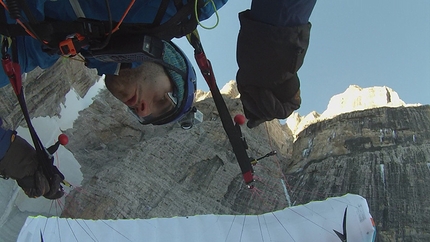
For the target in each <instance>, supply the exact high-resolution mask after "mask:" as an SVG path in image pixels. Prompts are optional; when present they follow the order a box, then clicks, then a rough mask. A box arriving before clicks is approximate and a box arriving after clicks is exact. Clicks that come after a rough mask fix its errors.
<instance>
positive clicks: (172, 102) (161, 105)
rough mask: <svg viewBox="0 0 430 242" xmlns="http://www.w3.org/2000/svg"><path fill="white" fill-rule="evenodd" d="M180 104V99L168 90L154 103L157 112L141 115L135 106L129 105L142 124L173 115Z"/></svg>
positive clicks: (131, 111) (129, 108)
mask: <svg viewBox="0 0 430 242" xmlns="http://www.w3.org/2000/svg"><path fill="white" fill-rule="evenodd" d="M177 104H178V99H177V98H176V97H174V96H173V93H172V92H168V93H166V94H165V95H164V98H163V99H161V100H158V101H156V102H155V103H154V109H155V110H156V111H155V112H153V113H151V114H150V115H148V116H145V117H140V116H139V115H138V114H137V112H136V109H135V108H134V107H128V110H129V111H130V113H131V114H132V115H133V116H134V117H135V118H136V119H137V120H138V121H139V122H140V123H142V124H149V123H151V124H152V123H154V122H156V121H157V120H161V119H163V118H166V117H169V116H171V115H172V114H173V113H174V111H175V108H176V106H177Z"/></svg>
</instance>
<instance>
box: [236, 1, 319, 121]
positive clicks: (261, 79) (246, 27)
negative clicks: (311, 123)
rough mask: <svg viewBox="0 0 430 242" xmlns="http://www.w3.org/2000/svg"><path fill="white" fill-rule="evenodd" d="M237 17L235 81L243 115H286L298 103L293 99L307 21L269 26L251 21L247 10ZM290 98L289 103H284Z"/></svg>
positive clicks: (306, 42)
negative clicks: (237, 68)
mask: <svg viewBox="0 0 430 242" xmlns="http://www.w3.org/2000/svg"><path fill="white" fill-rule="evenodd" d="M239 19H240V23H241V29H240V32H239V36H238V42H237V43H238V44H237V63H238V66H239V70H238V72H237V76H236V81H237V84H238V89H239V92H240V93H241V100H242V103H243V105H244V109H245V114H247V113H248V115H247V117H248V116H254V117H252V118H254V119H255V118H258V119H264V120H271V119H274V118H286V117H288V116H289V115H290V114H291V113H292V111H293V110H294V109H298V108H299V106H300V101H299V102H298V103H297V102H294V99H296V100H297V97H296V96H297V93H298V91H299V88H300V82H299V78H298V76H297V71H298V70H299V68H300V67H301V66H302V64H303V60H304V57H305V54H306V51H307V48H308V45H309V35H310V29H311V24H310V23H307V24H304V25H299V26H293V27H277V26H272V25H269V24H265V23H261V22H257V21H254V20H252V19H251V18H250V14H249V10H248V11H244V12H241V13H240V14H239ZM258 99H260V100H258ZM291 100H293V103H290V104H292V105H287V106H285V104H286V103H288V102H290V101H291ZM259 101H262V102H263V103H259ZM282 106H283V107H282ZM248 118H250V117H248Z"/></svg>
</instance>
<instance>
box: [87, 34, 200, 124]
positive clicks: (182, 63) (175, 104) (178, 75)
mask: <svg viewBox="0 0 430 242" xmlns="http://www.w3.org/2000/svg"><path fill="white" fill-rule="evenodd" d="M91 55H92V57H93V58H95V59H97V60H99V61H102V62H116V63H122V65H126V63H132V65H135V64H136V63H142V62H144V61H152V62H155V63H157V64H160V65H162V66H163V67H164V69H165V70H166V73H167V74H168V76H169V79H170V81H171V83H172V86H173V91H172V92H169V93H167V95H166V100H167V101H168V102H169V104H168V106H167V107H166V108H165V109H163V110H165V111H163V112H162V113H161V114H158V115H157V116H152V115H149V116H146V117H139V116H138V115H137V114H136V112H135V111H134V109H131V108H130V109H129V110H130V111H131V113H132V114H134V116H136V118H137V119H138V120H139V122H140V123H141V124H153V125H161V124H167V123H171V122H175V121H181V118H183V117H184V116H187V117H188V118H189V116H190V114H192V113H193V112H194V113H195V112H196V109H195V108H193V102H194V93H195V91H196V88H197V84H196V73H195V71H194V68H193V66H192V65H191V62H190V61H189V59H188V58H187V57H186V55H185V54H184V53H183V52H182V50H181V49H180V48H179V47H178V46H176V45H175V44H174V43H173V42H171V41H166V40H161V39H159V38H157V37H153V36H149V35H144V36H136V35H131V36H129V35H121V36H116V37H113V38H112V39H111V40H110V42H109V45H108V46H107V47H106V48H104V49H103V50H99V51H92V53H91ZM128 66H130V65H128ZM197 112H198V111H197Z"/></svg>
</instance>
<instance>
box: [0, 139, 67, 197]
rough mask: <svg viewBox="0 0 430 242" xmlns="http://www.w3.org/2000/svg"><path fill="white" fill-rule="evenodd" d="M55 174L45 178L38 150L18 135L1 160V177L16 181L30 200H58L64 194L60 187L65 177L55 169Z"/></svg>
mask: <svg viewBox="0 0 430 242" xmlns="http://www.w3.org/2000/svg"><path fill="white" fill-rule="evenodd" d="M54 168H56V167H54ZM53 173H54V174H55V175H54V176H53V177H51V178H47V177H46V176H45V174H44V173H43V172H42V168H41V167H40V165H39V162H38V160H37V154H36V150H35V149H34V148H33V147H32V146H31V145H30V144H29V143H28V142H27V141H26V140H24V139H23V138H21V137H20V136H18V135H16V136H15V138H14V139H13V141H12V142H11V143H10V146H9V148H8V149H7V152H6V154H5V155H4V157H3V158H1V160H0V175H1V176H2V177H4V178H12V179H14V180H16V181H17V183H18V185H19V186H20V187H21V188H22V190H23V191H24V192H25V194H26V195H27V196H28V197H30V198H35V197H40V196H44V197H46V198H48V199H57V198H59V197H61V196H62V195H63V194H64V192H63V190H62V187H61V185H60V183H61V182H62V181H63V179H64V176H62V174H61V173H60V172H59V171H58V169H54V172H53Z"/></svg>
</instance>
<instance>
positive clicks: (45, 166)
mask: <svg viewBox="0 0 430 242" xmlns="http://www.w3.org/2000/svg"><path fill="white" fill-rule="evenodd" d="M7 41H8V40H6V39H4V40H3V43H2V65H3V69H4V71H5V74H6V75H7V76H8V77H9V81H10V83H11V85H12V87H13V89H14V92H15V94H16V97H17V99H18V102H19V105H20V107H21V111H22V114H23V116H24V119H25V121H26V123H27V126H28V130H29V132H30V136H31V139H32V141H33V145H34V148H35V149H36V154H37V158H38V161H39V165H40V166H41V167H42V170H43V173H44V174H45V176H46V178H47V179H49V180H50V179H51V178H52V177H53V176H54V174H55V173H54V170H53V169H54V168H53V164H52V160H53V159H52V156H51V155H50V154H49V153H48V152H47V150H46V149H45V147H44V146H43V144H42V142H41V141H40V139H39V136H38V135H37V133H36V130H35V129H34V127H33V124H32V123H31V120H30V115H29V114H28V109H27V104H26V102H25V97H24V88H23V86H22V80H21V70H20V66H19V63H18V55H17V53H18V49H17V46H16V41H15V39H14V38H12V45H11V48H12V58H11V57H10V55H9V54H7V45H8V43H7Z"/></svg>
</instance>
